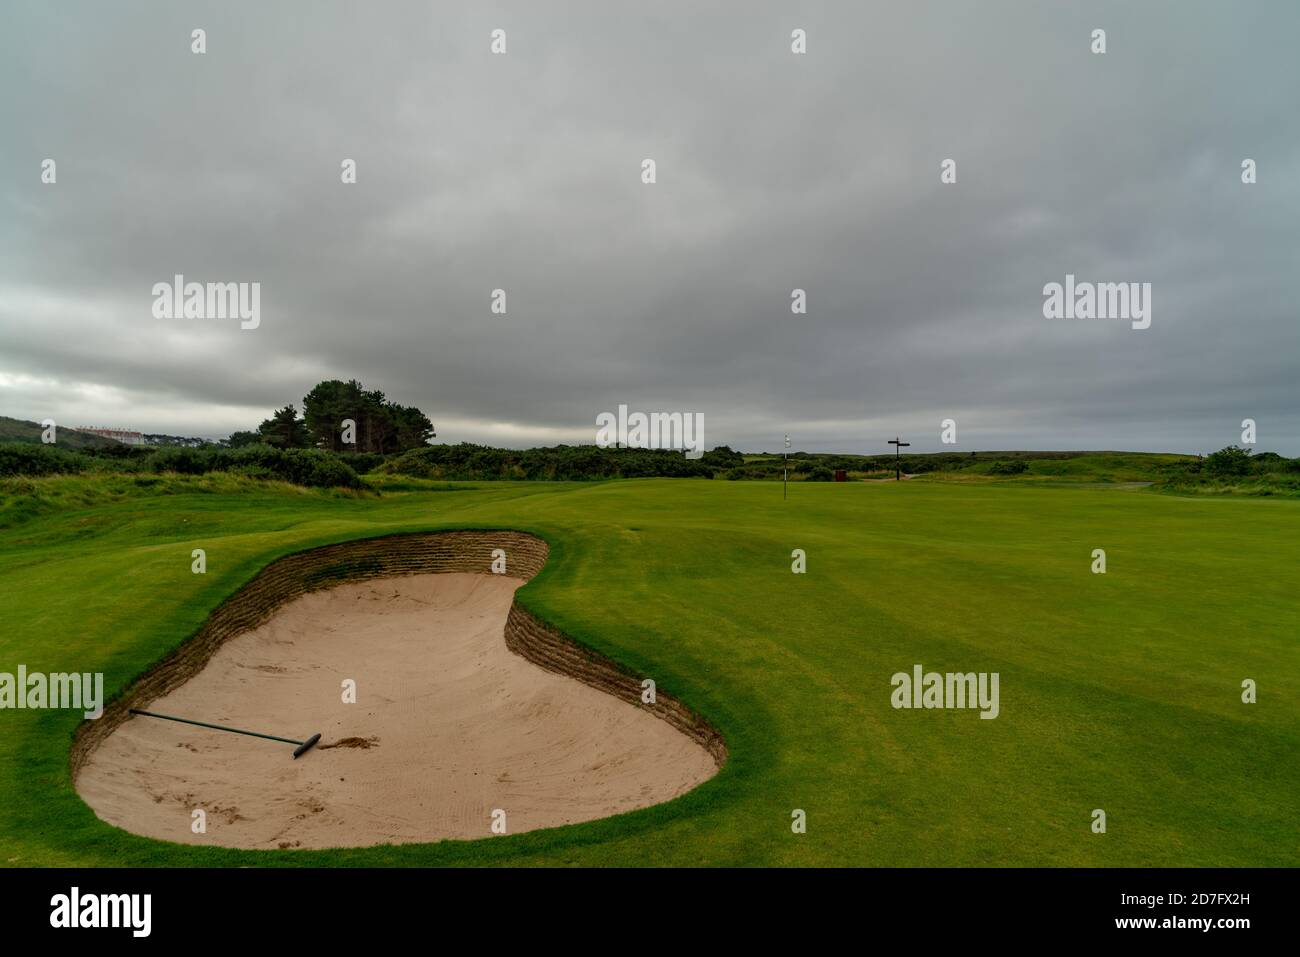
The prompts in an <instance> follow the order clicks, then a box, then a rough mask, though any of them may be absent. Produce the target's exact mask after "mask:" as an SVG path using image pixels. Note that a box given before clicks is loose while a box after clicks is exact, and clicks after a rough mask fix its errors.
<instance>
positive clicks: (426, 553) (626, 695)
mask: <svg viewBox="0 0 1300 957" xmlns="http://www.w3.org/2000/svg"><path fill="white" fill-rule="evenodd" d="M497 548H500V549H504V550H505V553H506V556H507V574H508V575H510V576H511V577H512V578H522V579H524V580H525V581H527V580H528V579H531V578H532V577H533V576H534V575H536V574H537V573H538V572H539V571H541V568H542V566H543V565H544V564H546V557H547V554H548V553H549V551H550V549H549V547H548V546H547V544H546V543H545V542H544V541H542V540H541V539H540V538H537V537H536V536H534V535H528V534H526V533H524V532H510V531H454V532H416V533H407V534H400V535H387V536H384V537H382V538H367V539H362V540H360V541H353V542H340V543H338V544H336V545H325V546H322V547H320V548H313V549H310V550H308V551H304V552H297V553H295V554H293V555H286V556H284V557H283V558H278V559H276V560H275V561H273V562H271V564H269V565H267V566H266V567H265V568H264V569H262V571H260V572H259V573H258V574H257V575H256V576H255V577H254V578H253V580H252V581H250V582H249V583H248V584H247V585H245V586H244V587H243V588H241V589H240V590H239V591H238V592H236V593H235V594H234V595H232V596H231V597H230V598H228V599H227V600H226V601H224V602H222V604H221V605H220V606H218V608H217V609H216V611H214V612H213V613H212V615H211V616H210V617H209V618H208V620H207V621H206V622H204V623H203V625H202V626H201V627H200V628H199V630H198V632H197V633H196V634H195V635H194V636H193V637H192V638H190V639H189V640H188V641H186V642H185V643H184V644H182V645H181V646H180V647H179V648H177V649H176V651H174V652H172V654H171V655H169V656H168V657H167V658H166V659H164V660H163V661H162V662H161V663H160V664H159V665H158V666H157V667H155V668H153V669H152V670H150V671H149V672H148V674H146V675H144V676H142V677H141V678H139V679H138V680H137V681H135V682H134V683H133V684H132V685H131V686H130V687H129V688H128V689H127V690H126V693H125V694H123V695H122V697H120V698H118V699H116V700H115V701H114V702H113V703H112V704H110V705H108V706H106V707H105V709H104V714H103V715H102V716H101V717H100V718H99V719H98V720H96V721H84V722H82V724H81V725H80V726H79V727H78V729H77V733H76V736H75V738H74V740H73V745H72V753H71V756H70V760H71V766H72V773H73V776H74V777H75V776H76V774H77V772H78V771H79V770H80V769H81V766H82V764H83V762H84V761H85V759H86V756H87V755H88V754H90V752H91V751H93V750H94V749H95V748H96V747H97V746H98V745H99V743H100V742H101V741H103V740H104V739H105V738H106V737H107V736H108V735H110V734H112V732H113V731H114V729H116V728H117V727H118V725H120V724H121V723H122V722H123V721H125V720H126V719H127V718H128V717H129V712H130V709H131V708H143V707H145V706H147V705H148V704H149V702H151V701H153V700H154V699H156V698H160V697H162V696H163V695H165V694H167V693H168V692H169V691H172V690H174V689H175V688H178V687H179V686H180V685H182V684H184V683H185V682H186V681H187V680H189V679H190V678H191V677H192V676H193V675H195V674H197V673H198V672H199V671H201V670H202V668H203V666H204V665H206V664H207V663H208V661H209V659H211V657H212V655H213V654H214V653H215V652H216V650H217V649H218V648H219V647H220V646H221V645H222V644H223V643H224V642H226V641H229V640H230V639H231V638H233V637H235V636H236V635H239V634H242V633H244V632H246V631H250V630H252V629H253V628H256V627H257V626H258V625H260V624H262V623H263V622H264V621H266V620H267V619H268V618H270V617H271V615H272V614H274V613H275V611H276V610H277V609H278V608H280V607H281V606H282V605H284V604H286V603H287V602H289V601H292V600H293V599H295V598H297V597H298V596H300V595H304V594H306V593H307V592H312V591H319V590H320V589H323V588H329V587H331V586H333V585H338V584H342V583H343V582H350V581H364V580H367V579H373V578H391V577H395V576H399V575H423V574H431V573H433V574H436V573H439V572H471V573H478V574H490V573H491V565H492V551H493V549H497ZM505 638H506V646H507V647H508V648H509V649H510V650H511V651H513V652H514V653H515V654H518V655H520V656H521V657H523V658H526V659H527V660H529V661H531V662H532V663H533V664H535V665H537V666H538V667H540V668H544V669H546V670H547V671H552V672H555V673H557V674H562V675H567V676H569V677H571V678H575V679H577V680H578V681H581V682H583V683H584V684H587V685H590V686H591V687H593V688H597V689H599V690H601V691H604V692H606V693H607V694H610V695H613V696H614V697H616V698H620V699H622V700H624V701H627V702H628V703H630V704H633V705H635V706H636V707H638V708H642V709H644V710H646V711H649V712H651V713H652V714H654V715H656V716H657V717H659V718H662V719H663V720H664V721H667V722H668V723H669V724H671V725H672V726H673V727H675V728H677V729H678V730H679V731H681V732H682V733H683V734H685V735H687V736H688V737H690V738H692V739H693V740H695V741H696V742H698V743H699V744H700V745H701V746H703V747H704V748H705V749H706V750H707V751H708V752H709V753H710V754H711V755H712V756H713V759H714V760H715V761H716V762H717V763H718V766H719V767H721V766H722V763H723V762H724V761H725V760H726V756H727V748H726V744H725V742H724V741H723V739H722V735H721V734H719V733H718V731H717V730H716V729H714V728H713V726H712V725H710V724H709V723H708V722H706V721H705V720H704V719H703V718H701V717H700V716H699V715H697V714H695V713H694V712H693V711H691V710H690V709H689V708H687V707H686V706H685V705H683V704H682V703H681V702H680V701H678V700H676V699H675V698H673V697H672V696H671V695H669V694H665V693H664V692H662V691H657V692H656V702H655V704H653V705H645V704H642V703H641V680H642V679H641V676H638V675H633V674H630V673H629V672H627V671H626V670H625V669H623V668H621V667H620V666H618V665H617V664H615V663H614V662H612V661H610V660H609V659H608V658H605V657H604V656H603V655H601V654H599V653H598V652H596V651H593V650H592V649H590V648H585V647H583V646H581V645H579V644H577V643H576V642H574V641H573V640H572V639H570V638H567V637H565V636H564V635H563V634H562V633H561V632H560V631H559V630H558V629H555V628H552V627H551V626H550V625H547V624H545V623H544V622H542V621H540V620H539V619H538V618H537V617H536V616H534V615H532V614H531V613H529V612H528V611H527V610H525V609H524V608H523V607H522V606H521V605H520V604H519V601H518V599H516V600H515V602H514V604H513V606H512V607H511V609H510V615H509V618H508V619H507V621H506V628H505Z"/></svg>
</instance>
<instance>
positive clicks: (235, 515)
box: [0, 476, 1300, 866]
mask: <svg viewBox="0 0 1300 957" xmlns="http://www.w3.org/2000/svg"><path fill="white" fill-rule="evenodd" d="M36 485H37V487H36V488H35V489H32V488H30V487H28V486H16V485H13V484H6V485H5V486H4V487H3V489H0V515H6V516H10V517H11V518H14V517H16V518H17V519H19V520H16V521H9V522H8V523H7V527H6V528H4V529H0V616H2V617H0V671H13V670H15V669H16V667H17V665H18V664H25V665H26V666H27V667H28V668H29V669H31V670H33V671H43V672H50V671H64V670H73V669H75V670H91V671H98V670H102V671H104V672H105V684H106V687H107V688H108V689H116V688H121V687H123V686H124V685H125V684H126V683H127V682H129V681H130V680H131V678H132V677H133V676H135V675H138V674H139V673H141V672H142V671H143V670H145V669H146V668H148V666H149V665H150V664H151V663H152V662H155V661H156V660H158V659H159V658H160V657H162V656H163V655H165V654H166V653H167V651H168V650H169V649H171V648H173V647H174V646H175V645H176V644H177V643H178V642H180V641H181V640H183V639H184V638H185V637H186V636H187V635H190V634H192V633H193V632H194V631H195V629H196V628H197V627H198V626H199V624H200V623H201V622H202V621H203V619H204V617H205V616H206V615H207V614H208V613H209V611H210V610H211V609H212V608H213V607H214V606H215V605H217V604H218V603H219V602H220V601H221V599H222V598H224V597H225V596H227V595H229V594H231V593H232V592H233V591H234V590H235V589H237V588H238V587H239V586H240V584H241V583H243V582H245V581H247V580H248V579H249V578H250V577H251V576H252V575H253V574H254V573H255V572H256V571H257V569H259V568H260V567H262V566H263V565H265V564H266V563H267V562H268V561H270V560H271V559H273V558H275V557H277V556H279V555H282V554H286V553H288V552H291V551H296V550H299V549H302V548H306V547H311V546H315V545H320V544H324V543H327V542H330V541H338V540H342V539H347V538H355V537H366V536H373V535H378V534H384V533H386V532H390V531H400V530H414V529H434V528H448V527H475V526H477V527H512V528H519V529H521V530H527V531H532V532H534V533H535V534H540V535H542V536H544V537H545V538H546V539H547V540H548V541H550V542H551V543H552V546H553V551H552V555H551V559H550V562H549V563H548V565H547V567H546V568H545V569H544V570H543V572H542V573H541V574H540V575H539V576H538V577H537V578H536V579H534V581H533V582H532V583H530V584H529V585H528V586H527V587H526V588H525V589H524V591H523V592H522V593H521V598H522V600H523V601H525V602H526V604H527V605H528V606H529V607H530V608H531V609H532V610H533V611H534V612H535V613H537V614H539V615H541V616H542V617H543V618H545V619H547V620H549V621H551V622H553V623H555V624H557V625H559V626H560V627H562V628H564V629H565V630H566V631H567V632H568V633H569V634H570V635H572V636H573V637H575V638H576V639H578V640H580V641H584V642H587V643H588V644H590V645H593V646H595V647H596V648H598V649H599V650H600V651H602V652H604V653H605V654H608V655H610V656H612V657H614V658H616V659H618V660H619V661H621V662H623V663H625V664H627V665H629V666H631V667H633V668H635V669H637V670H638V671H640V672H642V673H644V674H646V675H648V676H651V677H653V678H655V679H656V681H657V682H658V683H659V686H660V687H662V688H665V689H667V690H670V691H672V692H673V693H674V694H677V695H678V696H679V697H681V698H683V699H684V700H685V701H686V702H687V703H688V704H690V705H692V706H693V707H695V708H696V709H697V710H699V711H700V712H702V713H703V714H704V715H705V716H706V717H707V718H709V719H710V720H711V721H712V722H713V723H714V724H715V725H716V726H717V727H718V728H719V729H720V730H721V731H722V732H723V733H724V735H725V736H726V737H727V740H728V744H729V747H730V760H729V762H728V764H727V766H726V768H724V770H723V771H722V772H721V773H720V774H719V775H718V776H717V777H716V778H714V779H713V780H711V781H709V782H707V783H706V784H704V785H703V786H702V787H700V788H698V789H697V790H695V791H693V792H691V793H690V794H688V795H686V796H685V797H683V798H681V799H679V800H677V801H675V802H671V803H669V804H667V805H661V806H659V807H655V808H649V809H645V810H642V811H638V812H634V813H632V814H628V815H623V816H620V817H617V818H612V819H608V820H605V821H599V822H592V823H588V824H582V825H576V826H573V827H567V828H559V829H554V830H548V831H543V832H535V833H532V834H524V835H517V836H508V837H497V838H487V839H485V840H481V841H473V842H444V843H441V844H436V845H412V846H403V847H396V848H394V847H376V848H368V849H358V850H345V851H329V852H318V851H286V852H258V851H236V850H230V849H222V848H202V847H198V848H195V847H188V846H182V845H173V844H167V843H161V842H157V841H151V840H146V839H144V838H140V837H136V836H134V835H131V834H127V833H125V832H123V831H119V830H117V829H115V828H112V827H110V826H108V825H106V824H104V823H103V822H101V821H99V820H98V819H97V818H96V817H95V816H94V814H93V813H92V812H91V811H90V810H89V808H87V807H86V806H85V805H84V804H83V803H82V802H81V801H80V799H79V798H78V797H77V795H76V793H75V791H74V790H73V788H72V786H71V781H70V780H69V774H68V768H67V756H68V747H69V744H70V741H71V735H72V732H73V729H74V728H75V727H76V724H77V722H78V720H79V718H80V716H79V715H78V714H74V713H71V712H56V711H43V712H32V711H0V732H2V733H0V864H5V865H10V866H14V865H17V866H25V865H74V864H78V865H79V864H85V865H137V864H139V865H150V864H158V865H254V866H259V865H268V866H271V865H274V866H290V865H310V866H330V865H344V864H356V865H417V864H418V865H423V864H516V865H528V864H556V865H567V864H627V865H638V864H680V865H694V864H716V865H754V864H791V865H802V864H809V865H811V864H873V865H979V864H990V865H1084V866H1106V865H1270V866H1285V865H1294V863H1295V861H1296V860H1297V847H1298V846H1300V820H1298V818H1297V814H1296V798H1295V796H1296V794H1297V793H1300V762H1297V761H1296V755H1297V754H1300V704H1298V702H1300V655H1297V654H1296V640H1297V639H1296V635H1297V625H1298V624H1300V619H1298V617H1297V611H1296V608H1297V606H1296V598H1295V596H1296V595H1297V594H1300V503H1297V502H1295V501H1281V500H1269V499H1232V498H1213V499H1212V498H1179V497H1173V496H1162V495H1152V494H1147V493H1142V492H1137V493H1133V492H1125V491H1118V490H1092V489H1080V488H1061V487H1050V486H1049V487H1044V486H1042V485H1037V486H1035V485H1031V484H1029V485H1021V484H1018V483H1017V482H1015V481H1011V482H1006V483H1002V484H984V485H962V484H939V483H922V482H907V483H892V482H891V483H880V484H866V483H850V484H821V483H799V484H797V485H792V486H791V490H790V497H789V500H787V501H784V502H783V501H782V499H781V490H780V488H779V487H777V486H774V485H772V484H769V483H762V482H708V481H691V480H644V481H640V480H638V481H619V482H607V483H597V484H593V483H578V484H546V483H485V484H483V485H479V486H456V485H451V486H448V485H446V484H439V483H428V484H427V486H426V484H425V483H420V482H417V481H406V482H402V483H397V482H395V483H394V484H393V485H392V486H390V487H387V488H386V489H385V490H384V494H383V495H382V497H376V496H374V495H370V496H364V495H362V496H358V495H340V494H331V493H326V492H316V491H305V490H302V489H298V488H294V487H291V486H281V485H274V484H270V483H265V482H249V481H248V480H240V479H237V478H235V477H232V476H205V477H203V478H194V479H184V480H182V479H180V478H176V477H170V476H162V477H160V479H159V482H158V483H157V484H153V485H144V486H140V485H136V484H134V483H133V482H132V481H130V480H127V481H125V482H118V481H117V480H115V479H113V480H109V479H106V478H104V477H99V478H93V479H92V478H67V479H47V480H41V481H40V482H38V483H36ZM450 488H455V489H458V491H456V492H455V493H454V494H447V492H446V491H444V490H445V489H450ZM33 503H35V504H33ZM193 548H204V549H205V550H206V551H207V556H208V573H207V575H205V576H197V575H193V574H191V572H190V551H191V549H193ZM794 548H802V549H805V550H806V552H807V556H808V572H807V574H806V575H793V574H791V571H790V560H791V559H790V553H791V550H792V549H794ZM1093 548H1105V549H1106V551H1107V554H1108V564H1109V571H1108V574H1106V575H1104V576H1101V575H1093V574H1091V573H1090V571H1089V566H1090V564H1091V550H1092V549H1093ZM916 663H920V664H922V665H924V666H925V667H926V669H934V670H938V671H957V670H960V671H997V672H999V673H1000V675H1001V709H1002V713H1001V716H1000V717H999V718H998V719H997V720H994V721H983V720H979V718H978V716H977V712H974V711H964V712H946V711H896V710H894V709H892V708H891V707H890V703H889V699H890V691H891V687H890V677H891V675H892V674H893V673H895V672H897V671H908V670H910V668H911V667H912V665H913V664H916ZM1243 678H1254V679H1256V680H1257V681H1258V682H1259V688H1260V698H1259V703H1258V704H1256V705H1245V704H1242V703H1241V701H1240V684H1241V681H1242V679H1243ZM795 808H801V809H803V810H805V811H806V812H807V815H808V832H807V833H806V834H803V835H795V834H792V833H791V831H790V814H791V811H792V810H793V809H795ZM1094 808H1102V809H1104V810H1105V811H1106V813H1107V815H1108V825H1109V827H1108V833H1106V834H1105V835H1097V834H1093V833H1092V832H1091V830H1090V823H1091V813H1092V811H1093V809H1094ZM486 826H487V822H486V821H485V830H486Z"/></svg>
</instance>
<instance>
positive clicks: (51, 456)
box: [0, 442, 88, 476]
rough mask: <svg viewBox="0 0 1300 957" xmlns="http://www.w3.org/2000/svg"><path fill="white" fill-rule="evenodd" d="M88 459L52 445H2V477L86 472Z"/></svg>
mask: <svg viewBox="0 0 1300 957" xmlns="http://www.w3.org/2000/svg"><path fill="white" fill-rule="evenodd" d="M87 464H88V459H86V458H85V457H84V456H82V455H80V454H78V453H76V452H68V451H65V450H64V449H60V448H56V447H54V446H52V445H35V444H29V443H26V442H15V443H12V444H10V443H6V444H4V445H0V476H10V475H25V476H35V475H63V474H73V473H76V472H84V471H85V470H86V466H87Z"/></svg>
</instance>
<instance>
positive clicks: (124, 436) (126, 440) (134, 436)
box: [77, 425, 144, 445]
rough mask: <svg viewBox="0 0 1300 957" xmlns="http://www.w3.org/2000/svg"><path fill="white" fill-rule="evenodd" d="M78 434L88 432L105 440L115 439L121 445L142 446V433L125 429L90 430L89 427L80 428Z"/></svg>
mask: <svg viewBox="0 0 1300 957" xmlns="http://www.w3.org/2000/svg"><path fill="white" fill-rule="evenodd" d="M77 431H78V432H89V433H90V434H91V435H98V436H102V437H103V438H106V439H116V440H117V441H118V442H121V443H122V444H123V445H144V433H143V432H128V431H127V430H126V429H92V428H90V427H89V426H84V425H83V426H81V427H80V428H78V429H77Z"/></svg>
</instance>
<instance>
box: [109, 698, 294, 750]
mask: <svg viewBox="0 0 1300 957" xmlns="http://www.w3.org/2000/svg"><path fill="white" fill-rule="evenodd" d="M131 713H132V714H142V715H144V716H145V717H146V718H162V719H163V720H164V721H179V722H180V723H181V724H193V725H198V726H199V727H200V728H212V729H213V730H214V731H229V732H231V733H232V734H246V735H248V736H249V737H252V738H265V739H266V740H268V741H283V742H284V743H285V744H296V745H297V747H296V748H295V749H294V752H293V757H294V760H297V759H298V758H300V757H302V756H303V755H304V754H306V753H307V752H308V751H310V750H311V749H312V748H313V747H315V746H316V742H317V741H319V740H320V732H317V733H316V734H313V735H312V736H311V737H310V738H308V739H307V740H306V741H295V740H294V739H293V738H281V737H278V736H276V735H274V734H261V733H259V732H257V731H245V730H243V729H242V728H228V727H226V726H225V725H224V724H208V722H206V721H192V720H190V719H189V718H177V717H173V716H172V715H170V714H158V712H156V711H141V710H139V709H137V708H132V709H131Z"/></svg>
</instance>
